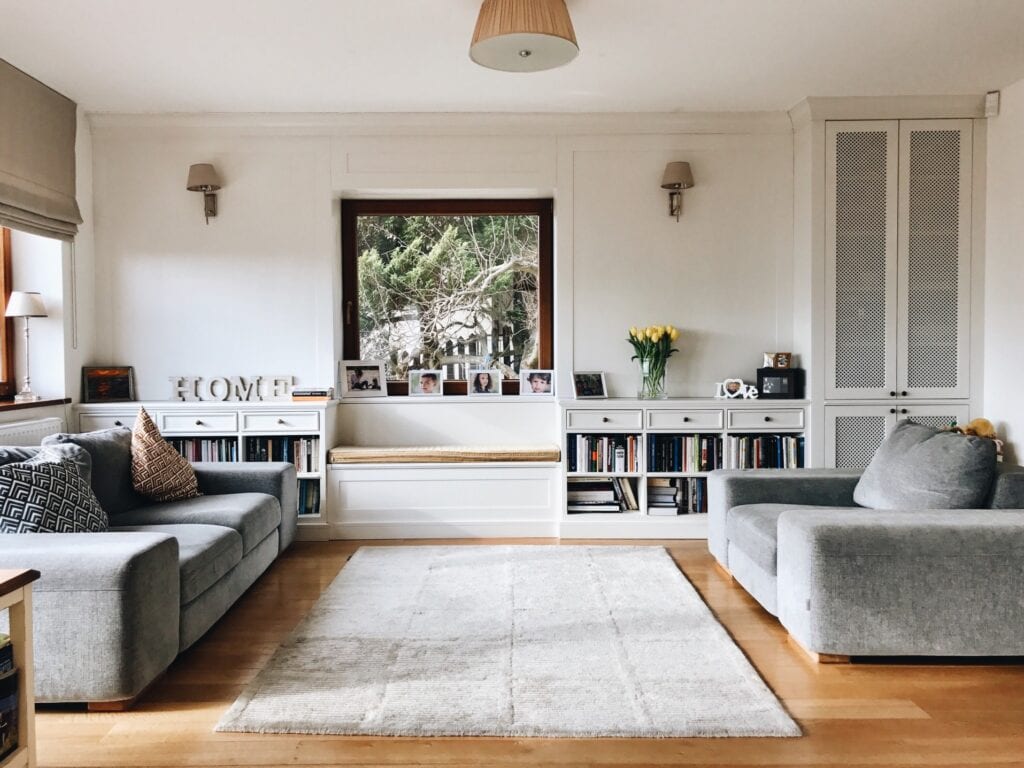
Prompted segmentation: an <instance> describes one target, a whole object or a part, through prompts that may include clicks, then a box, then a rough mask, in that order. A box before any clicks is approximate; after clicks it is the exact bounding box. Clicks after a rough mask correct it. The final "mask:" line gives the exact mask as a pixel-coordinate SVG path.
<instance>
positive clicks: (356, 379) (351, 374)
mask: <svg viewBox="0 0 1024 768" xmlns="http://www.w3.org/2000/svg"><path fill="white" fill-rule="evenodd" d="M387 395H388V385H387V379H386V378H385V374H384V361H383V360H342V361H341V396H342V397H387Z"/></svg>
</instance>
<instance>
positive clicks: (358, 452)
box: [327, 445, 561, 464]
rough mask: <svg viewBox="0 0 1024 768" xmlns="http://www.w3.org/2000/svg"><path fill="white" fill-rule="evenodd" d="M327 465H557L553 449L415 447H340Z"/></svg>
mask: <svg viewBox="0 0 1024 768" xmlns="http://www.w3.org/2000/svg"><path fill="white" fill-rule="evenodd" d="M327 456H328V458H327V463H328V464H477V463H490V462H496V463H497V462H558V461H559V460H560V459H561V451H560V450H559V449H558V447H557V446H554V445H429V446H428V445H415V446H393V447H368V446H339V447H337V448H332V449H331V450H330V452H329V453H328V455H327Z"/></svg>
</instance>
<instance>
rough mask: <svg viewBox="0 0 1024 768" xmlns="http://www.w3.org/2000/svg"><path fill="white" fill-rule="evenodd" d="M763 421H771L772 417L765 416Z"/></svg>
mask: <svg viewBox="0 0 1024 768" xmlns="http://www.w3.org/2000/svg"><path fill="white" fill-rule="evenodd" d="M764 420H765V421H771V420H772V417H771V416H765V417H764Z"/></svg>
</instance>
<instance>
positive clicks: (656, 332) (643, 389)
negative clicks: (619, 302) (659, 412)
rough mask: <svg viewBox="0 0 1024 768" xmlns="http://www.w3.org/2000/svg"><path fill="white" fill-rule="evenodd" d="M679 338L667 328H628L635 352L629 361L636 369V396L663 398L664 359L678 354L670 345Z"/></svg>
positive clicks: (665, 361)
mask: <svg viewBox="0 0 1024 768" xmlns="http://www.w3.org/2000/svg"><path fill="white" fill-rule="evenodd" d="M678 338H679V331H678V330H677V329H675V328H673V327H672V326H671V325H652V326H649V327H647V328H630V329H629V338H628V339H627V340H628V341H629V343H630V344H632V345H633V351H634V352H636V354H635V355H633V357H632V358H631V359H633V360H636V361H637V363H639V365H640V392H639V396H640V398H641V399H644V400H658V399H662V398H665V397H667V395H666V393H665V366H666V365H667V364H668V359H669V358H670V357H672V355H673V354H674V353H676V352H678V351H679V350H678V349H675V348H674V347H673V346H672V343H673V342H674V341H676V340H677V339H678Z"/></svg>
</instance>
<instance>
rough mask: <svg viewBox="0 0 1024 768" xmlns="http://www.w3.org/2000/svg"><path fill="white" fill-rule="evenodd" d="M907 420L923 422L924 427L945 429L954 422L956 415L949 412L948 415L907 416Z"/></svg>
mask: <svg viewBox="0 0 1024 768" xmlns="http://www.w3.org/2000/svg"><path fill="white" fill-rule="evenodd" d="M907 418H908V420H909V421H914V422H917V423H918V424H924V425H925V426H926V427H935V428H936V429H945V428H946V427H948V426H949V425H950V424H954V423H956V420H957V419H956V416H953V415H952V414H950V415H949V416H908V417H907Z"/></svg>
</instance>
